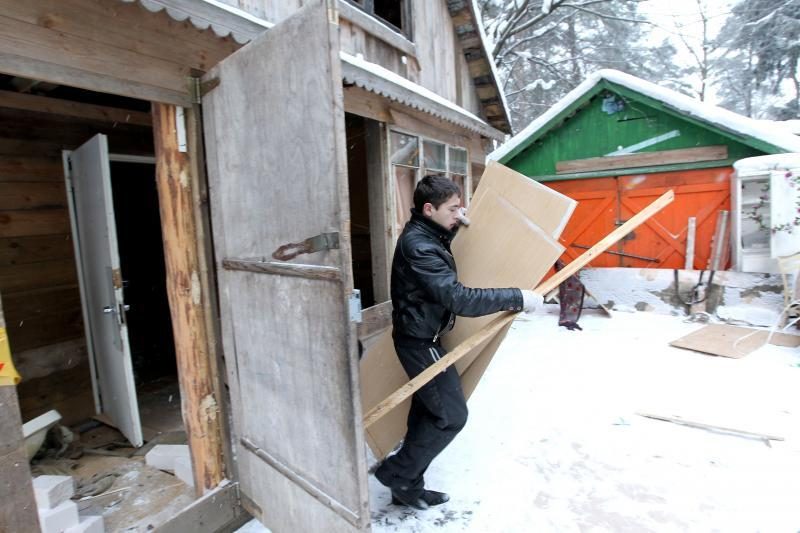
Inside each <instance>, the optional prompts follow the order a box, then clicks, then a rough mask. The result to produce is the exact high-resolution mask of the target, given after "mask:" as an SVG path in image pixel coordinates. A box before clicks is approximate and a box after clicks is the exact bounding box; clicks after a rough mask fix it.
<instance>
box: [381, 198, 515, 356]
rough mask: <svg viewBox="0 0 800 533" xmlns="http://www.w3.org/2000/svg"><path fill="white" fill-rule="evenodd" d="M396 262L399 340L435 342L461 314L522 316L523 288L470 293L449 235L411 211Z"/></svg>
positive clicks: (395, 304)
mask: <svg viewBox="0 0 800 533" xmlns="http://www.w3.org/2000/svg"><path fill="white" fill-rule="evenodd" d="M411 213H412V214H411V220H410V221H409V222H408V223H407V224H406V226H405V228H404V229H403V233H402V234H401V235H400V238H399V239H398V240H397V246H396V248H395V252H394V259H393V261H392V307H393V310H392V324H393V326H394V335H395V339H396V340H398V339H399V338H404V337H411V338H414V339H419V340H429V341H432V342H436V340H437V339H438V338H439V337H441V336H442V335H443V334H445V333H447V332H448V331H450V330H451V329H453V325H454V324H455V317H456V315H461V316H483V315H489V314H492V313H496V312H498V311H521V310H522V292H521V291H520V290H519V289H471V288H469V287H465V286H464V285H462V284H461V283H459V281H458V278H457V272H456V263H455V260H454V259H453V255H452V254H451V253H450V241H451V240H452V238H453V237H454V236H455V232H450V231H448V230H447V229H445V228H444V227H442V226H440V225H439V224H437V223H436V222H434V221H433V220H430V219H428V218H425V217H424V216H422V215H421V214H419V213H418V212H417V211H416V210H414V209H412V210H411Z"/></svg>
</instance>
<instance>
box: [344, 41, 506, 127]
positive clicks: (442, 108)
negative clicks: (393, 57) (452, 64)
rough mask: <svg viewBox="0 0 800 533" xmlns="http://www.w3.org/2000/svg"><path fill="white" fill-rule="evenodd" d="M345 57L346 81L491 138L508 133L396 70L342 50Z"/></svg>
mask: <svg viewBox="0 0 800 533" xmlns="http://www.w3.org/2000/svg"><path fill="white" fill-rule="evenodd" d="M339 56H340V57H341V59H342V77H343V78H344V80H345V82H347V83H352V84H355V85H357V86H358V87H361V88H362V89H366V90H368V91H370V92H373V93H375V94H379V95H381V96H384V97H386V98H389V99H390V100H393V101H395V102H399V103H401V104H403V105H406V106H409V107H411V108H413V109H418V110H420V111H423V112H425V113H427V114H429V115H433V116H435V117H437V118H440V119H442V120H444V121H447V122H450V123H452V124H455V125H457V126H459V127H461V128H464V129H467V130H469V131H474V132H476V133H479V134H481V135H483V136H485V137H489V138H491V139H497V140H502V139H503V138H504V137H505V134H504V133H503V132H502V131H500V130H498V129H495V128H493V127H492V126H490V125H489V124H487V123H486V122H485V121H483V120H482V119H481V118H480V117H477V116H475V115H474V114H472V113H470V112H469V111H467V110H466V109H464V108H462V107H459V106H457V105H456V104H454V103H453V102H451V101H449V100H447V99H446V98H443V97H441V96H439V95H438V94H436V93H434V92H433V91H431V90H430V89H426V88H425V87H423V86H421V85H418V84H416V83H414V82H412V81H409V80H407V79H406V78H404V77H402V76H400V75H399V74H395V73H394V72H392V71H391V70H388V69H386V68H384V67H382V66H380V65H378V64H376V63H370V62H369V61H366V60H364V59H362V58H360V57H355V56H352V55H350V54H348V53H346V52H339ZM414 96H416V97H418V98H422V99H423V100H425V101H427V102H428V105H421V104H420V103H419V102H418V101H415V98H414Z"/></svg>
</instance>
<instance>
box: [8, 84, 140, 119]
mask: <svg viewBox="0 0 800 533" xmlns="http://www.w3.org/2000/svg"><path fill="white" fill-rule="evenodd" d="M0 107H8V108H11V109H22V110H25V111H36V112H39V113H49V114H53V115H61V116H67V117H76V118H81V119H85V120H101V121H103V122H120V123H122V124H138V125H140V126H150V125H151V124H152V120H151V119H150V114H149V113H145V112H142V111H133V110H130V109H119V108H115V107H108V106H102V105H94V104H85V103H82V102H74V101H71V100H63V99H60V98H48V97H46V96H36V95H33V94H23V93H15V92H12V91H0Z"/></svg>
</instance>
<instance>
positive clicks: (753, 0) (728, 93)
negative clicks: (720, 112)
mask: <svg viewBox="0 0 800 533" xmlns="http://www.w3.org/2000/svg"><path fill="white" fill-rule="evenodd" d="M721 44H722V45H723V46H725V47H726V49H727V52H726V54H725V56H724V57H723V58H722V59H721V60H720V63H721V66H720V69H719V70H720V71H721V72H724V74H722V75H721V77H720V79H719V82H718V85H719V93H720V96H721V98H722V102H721V103H722V105H725V106H726V107H729V108H731V109H733V110H735V111H738V112H740V113H743V114H746V115H748V116H754V117H762V118H774V119H779V120H786V119H792V118H800V71H799V68H800V65H798V58H800V0H742V1H740V2H739V3H738V4H736V6H734V8H733V10H732V13H731V17H730V18H729V20H728V21H727V23H726V24H725V26H724V27H723V29H722V32H721ZM787 95H791V96H788V97H787Z"/></svg>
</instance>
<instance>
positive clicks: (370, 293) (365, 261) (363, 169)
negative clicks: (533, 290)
mask: <svg viewBox="0 0 800 533" xmlns="http://www.w3.org/2000/svg"><path fill="white" fill-rule="evenodd" d="M366 120H367V119H365V118H363V117H360V116H358V115H351V114H349V113H347V114H345V127H346V130H347V177H348V186H349V189H350V229H351V238H352V248H353V250H352V254H353V284H354V286H355V288H356V289H359V290H360V291H361V305H362V307H370V306H372V305H374V304H375V292H374V289H373V283H372V247H371V244H370V223H369V188H368V175H369V173H368V170H367V168H368V167H367V128H366Z"/></svg>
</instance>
